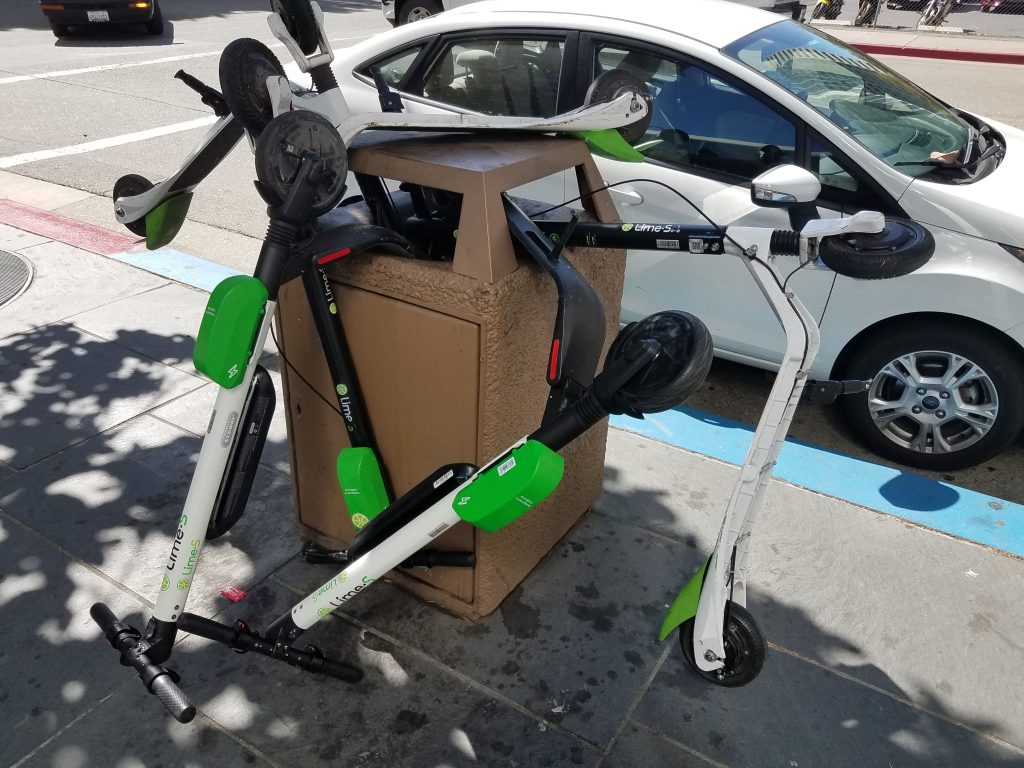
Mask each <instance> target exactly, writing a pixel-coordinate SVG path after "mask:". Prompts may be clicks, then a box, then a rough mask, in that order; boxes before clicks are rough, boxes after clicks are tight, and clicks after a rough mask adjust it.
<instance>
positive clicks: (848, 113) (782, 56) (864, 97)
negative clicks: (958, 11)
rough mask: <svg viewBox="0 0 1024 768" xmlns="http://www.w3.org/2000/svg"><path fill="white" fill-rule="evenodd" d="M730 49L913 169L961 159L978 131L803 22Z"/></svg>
mask: <svg viewBox="0 0 1024 768" xmlns="http://www.w3.org/2000/svg"><path fill="white" fill-rule="evenodd" d="M723 53H725V54H726V55H728V56H730V57H732V58H734V59H736V60H737V61H740V62H741V63H743V64H746V65H747V66H748V67H751V68H752V69H754V70H756V71H758V72H760V73H761V74H762V75H764V76H765V77H767V78H768V79H769V80H772V81H774V82H776V83H778V84H779V85H781V86H782V87H783V88H785V89H786V90H788V91H789V92H790V93H793V94H794V95H796V96H798V97H799V98H801V99H803V100H804V101H806V102H807V103H808V104H810V105H811V106H812V107H814V108H815V109H816V110H818V112H820V113H821V114H823V115H824V116H825V117H827V118H828V119H829V120H831V121H832V122H833V123H835V124H836V125H837V126H839V127H840V128H841V129H842V130H844V131H845V132H846V133H848V134H849V135H851V136H853V137H854V138H855V139H857V140H858V141H859V142H860V143H861V144H863V145H864V146H865V147H867V148H868V149H869V150H870V151H871V152H872V153H874V154H875V155H877V156H878V157H880V158H882V160H884V161H885V162H887V163H888V164H889V165H894V166H895V165H899V167H900V170H901V171H903V172H904V173H906V174H907V175H910V176H923V175H925V174H929V173H934V172H936V171H940V170H942V169H943V164H944V163H945V162H955V161H958V160H960V159H962V156H963V154H964V152H965V147H966V146H967V144H968V143H969V142H970V140H971V138H972V133H973V129H972V128H971V127H970V126H969V125H968V124H967V123H966V122H965V121H964V120H963V119H961V118H960V117H959V116H958V115H957V114H956V113H955V112H953V111H952V110H951V109H950V108H949V107H947V106H946V105H944V104H943V103H942V102H940V101H939V100H938V99H936V98H935V97H934V96H930V95H929V94H927V93H925V92H924V91H923V90H921V89H920V88H918V87H917V86H916V85H914V84H913V83H911V82H909V81H908V80H906V79H904V78H903V77H902V76H900V75H898V74H897V73H895V72H893V71H892V70H891V69H888V68H887V67H885V66H883V65H882V64H880V63H879V62H877V61H875V60H874V59H871V58H869V57H867V56H865V55H864V54H862V53H860V52H859V51H857V50H855V49H853V48H851V47H849V46H847V45H844V44H843V43H841V42H839V41H838V40H835V39H833V38H831V37H828V36H826V35H823V34H820V33H819V32H817V31H815V30H813V29H810V28H808V27H806V26H803V25H802V24H797V23H795V22H792V21H784V22H781V23H779V24H773V25H772V26H770V27H765V28H764V29H760V30H758V31H756V32H754V33H752V34H749V35H747V36H746V37H742V38H740V39H739V40H737V41H736V42H734V43H732V44H731V45H729V46H727V47H726V48H724V49H723ZM950 153H952V154H950ZM940 156H943V157H940ZM921 161H925V164H924V165H914V164H913V163H917V162H921Z"/></svg>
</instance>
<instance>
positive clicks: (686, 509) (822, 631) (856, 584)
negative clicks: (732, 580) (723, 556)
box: [595, 430, 1024, 746]
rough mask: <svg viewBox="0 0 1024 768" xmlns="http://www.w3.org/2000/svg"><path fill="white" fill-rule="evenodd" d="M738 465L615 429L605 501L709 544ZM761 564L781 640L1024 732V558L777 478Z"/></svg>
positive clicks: (758, 611)
mask: <svg viewBox="0 0 1024 768" xmlns="http://www.w3.org/2000/svg"><path fill="white" fill-rule="evenodd" d="M737 472H738V470H737V469H736V468H734V467H730V466H728V465H724V464H721V463H718V462H714V461H710V460H708V459H704V458H701V457H699V456H695V455H694V454H691V453H688V452H686V451H680V450H678V449H676V448H672V447H670V446H667V445H664V444H661V443H655V442H652V441H645V440H643V439H642V438H639V437H636V436H634V435H628V434H626V433H623V432H619V431H617V430H611V432H610V437H609V449H608V461H607V467H606V483H605V494H604V495H603V496H602V497H601V498H600V499H599V500H598V502H597V504H596V505H595V507H596V508H597V509H598V510H600V511H601V512H602V513H604V514H610V515H613V516H614V517H615V518H616V519H621V520H623V521H625V522H631V523H632V524H633V525H637V526H650V527H652V528H654V529H655V530H659V531H661V532H663V533H665V534H666V535H670V536H674V537H676V538H678V539H681V540H683V541H687V542H689V543H693V544H694V545H695V547H696V552H698V553H708V552H710V548H711V547H712V546H713V544H714V537H715V536H716V535H717V530H718V525H719V523H720V521H721V517H722V515H723V514H724V512H725V504H726V501H727V495H728V491H729V489H730V487H731V483H732V481H733V479H734V478H735V476H736V474H737ZM666 490H668V491H671V496H663V495H662V494H663V493H665V491H666ZM709 513H710V514H709ZM751 566H752V571H751V574H750V586H749V589H750V599H749V604H750V607H751V610H752V613H753V614H754V618H755V619H756V620H757V621H758V623H759V625H760V626H761V628H762V629H763V631H764V632H765V633H766V635H767V637H768V639H769V641H771V642H774V643H778V644H780V645H781V646H783V647H785V648H788V649H791V650H793V651H796V652H798V653H800V654H801V655H803V656H806V657H809V658H812V659H815V660H817V661H819V662H820V663H822V664H826V665H828V666H830V667H832V668H835V669H838V670H840V671H842V672H844V673H846V674H850V675H852V676H853V677H855V678H858V679H860V680H863V681H864V682H866V683H869V684H871V685H876V686H879V687H881V688H883V689H885V690H888V691H891V692H892V693H895V694H897V695H900V696H903V697H905V698H907V699H910V700H912V701H914V702H916V703H917V704H920V705H921V706H923V707H925V708H927V709H929V710H932V711H938V712H943V713H946V714H947V715H949V716H950V717H954V718H957V719H964V720H965V721H968V722H977V723H981V724H983V725H979V726H978V727H983V728H984V730H986V732H990V733H992V734H993V735H995V736H998V737H1000V738H1002V739H1005V740H1007V741H1009V742H1011V743H1014V744H1018V745H1021V746H1024V699H1022V697H1021V696H1019V695H1018V692H1017V690H1016V689H1015V688H1014V687H1008V686H1007V685H1006V680H1007V679H1008V678H1009V677H1010V676H1011V675H1012V674H1014V671H1015V670H1019V669H1022V668H1024V641H1021V640H1020V638H1022V637H1024V614H1022V613H1021V611H1020V610H1019V605H1020V594H1021V593H1022V591H1024V573H1022V572H1021V568H1020V561H1019V560H1017V559H1015V558H1011V557H1008V556H1005V555H1003V554H1000V553H998V552H993V551H991V550H987V549H985V548H983V547H979V546H977V545H974V544H970V543H966V542H962V541H959V540H956V539H952V538H949V537H946V536H941V535H938V534H935V533H933V532H931V531H928V530H925V529H921V528H918V527H916V526H913V525H909V524H907V523H905V522H903V521H902V520H899V519H897V518H894V517H890V516H888V515H883V514H880V513H876V512H871V511H869V510H865V509H863V508H861V507H856V506H853V505H851V504H847V503H845V502H842V501H839V500H837V499H831V498H828V497H825V496H821V495H819V494H815V493H811V492H809V491H806V490H803V489H801V488H795V487H793V486H790V485H786V484H783V483H773V484H772V485H771V487H770V488H769V489H768V493H767V494H766V497H765V509H764V510H763V512H762V514H761V516H760V518H759V519H758V521H757V526H756V528H755V530H754V536H753V539H752V549H751ZM677 574H678V585H677V586H676V589H679V588H681V587H682V585H683V584H684V583H685V581H686V579H687V578H689V575H690V573H688V572H686V571H685V570H684V569H682V568H680V569H678V570H677ZM672 597H674V594H670V595H667V596H666V600H670V599H671V598H672ZM957 647H960V648H963V649H965V650H964V652H955V651H954V650H953V649H954V648H957ZM968 649H969V650H968Z"/></svg>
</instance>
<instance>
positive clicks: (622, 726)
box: [594, 643, 728, 768]
mask: <svg viewBox="0 0 1024 768" xmlns="http://www.w3.org/2000/svg"><path fill="white" fill-rule="evenodd" d="M673 647H674V646H673V644H671V643H669V644H668V645H667V646H666V647H665V649H664V650H663V651H662V652H661V657H660V658H659V659H658V661H657V662H656V663H655V665H654V669H652V670H651V674H650V675H648V677H647V680H646V681H645V682H644V684H643V685H642V686H641V687H640V692H639V693H638V694H637V695H636V697H635V698H634V699H633V703H632V704H630V706H629V709H628V710H626V714H625V715H623V717H622V721H621V722H620V723H619V726H618V728H616V729H615V733H613V734H612V738H611V740H610V741H609V742H608V746H607V747H605V750H604V754H603V755H601V758H600V759H599V760H598V761H597V764H596V765H595V766H594V768H601V766H602V765H603V764H604V761H605V760H607V759H608V756H609V755H610V754H611V752H612V750H613V749H614V748H615V745H616V744H617V743H618V741H619V737H620V736H621V735H622V732H623V731H624V730H626V726H627V725H628V724H629V723H630V722H637V721H635V720H633V713H634V712H636V708H637V707H639V706H640V701H641V700H642V699H643V697H644V696H646V695H647V692H648V691H649V690H650V689H651V685H653V684H654V678H656V677H657V676H658V673H659V672H661V668H662V667H663V666H665V661H666V660H667V659H668V657H669V654H670V653H672V649H673ZM647 730H649V731H651V732H652V733H656V734H658V735H661V734H660V733H658V731H655V730H653V729H652V728H649V727H648V728H647ZM679 746H681V747H683V749H684V750H686V752H688V753H690V754H692V755H694V756H696V757H699V758H701V759H703V760H707V761H708V762H709V763H711V764H712V765H716V766H719V765H721V764H720V763H715V762H713V761H712V760H710V759H709V758H707V757H704V755H702V754H700V753H699V752H697V751H696V750H694V749H693V748H692V747H686V746H684V745H682V744H680V745H679ZM721 768H728V766H722V767H721Z"/></svg>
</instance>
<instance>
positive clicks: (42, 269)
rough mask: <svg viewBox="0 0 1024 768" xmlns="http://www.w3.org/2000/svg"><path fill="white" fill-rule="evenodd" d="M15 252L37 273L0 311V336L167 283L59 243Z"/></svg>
mask: <svg viewBox="0 0 1024 768" xmlns="http://www.w3.org/2000/svg"><path fill="white" fill-rule="evenodd" d="M19 253H20V254H21V255H22V256H25V257H26V258H28V259H29V261H31V262H32V266H33V267H35V272H36V275H35V279H34V280H33V281H32V285H31V286H29V289H28V290H27V291H25V293H23V294H22V295H21V296H20V297H18V298H17V299H16V300H15V301H13V302H11V303H10V304H8V305H7V306H6V307H4V309H3V311H2V312H0V339H2V338H3V337H5V336H8V335H10V334H12V333H19V332H23V331H26V330H28V329H30V328H35V327H36V326H40V325H45V324H47V323H52V322H54V321H56V320H60V319H62V318H64V317H67V316H68V315H73V314H77V313H79V312H84V311H85V310H87V309H92V308H94V307H101V306H103V305H104V304H107V303H109V302H111V301H116V300H117V299H120V298H124V297H125V296H132V295H133V294H136V293H141V292H142V291H148V290H150V289H151V288H156V287H158V286H161V285H164V284H166V283H167V281H166V280H164V279H163V278H161V277H157V276H155V275H151V274H149V273H148V272H143V271H142V270H140V269H133V268H132V267H128V266H124V265H122V264H118V263H117V262H115V261H112V260H111V259H108V258H105V257H103V256H97V255H96V254H94V253H89V252H88V251H83V250H80V249H78V248H73V247H72V246H70V245H65V244H64V243H56V242H49V243H43V244H42V245H35V246H32V247H30V248H25V249H23V250H21V251H19Z"/></svg>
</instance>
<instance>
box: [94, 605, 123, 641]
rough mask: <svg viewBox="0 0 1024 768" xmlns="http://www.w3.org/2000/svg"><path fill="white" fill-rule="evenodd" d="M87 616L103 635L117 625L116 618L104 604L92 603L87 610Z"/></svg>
mask: <svg viewBox="0 0 1024 768" xmlns="http://www.w3.org/2000/svg"><path fill="white" fill-rule="evenodd" d="M89 615H90V616H92V620H93V621H95V622H96V623H97V624H98V625H99V627H100V629H102V630H103V634H106V633H107V630H108V629H112V628H113V626H114V625H115V624H116V623H117V616H115V615H114V612H113V611H111V610H110V609H109V608H107V606H106V605H105V604H104V603H93V604H92V608H90V609H89Z"/></svg>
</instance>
